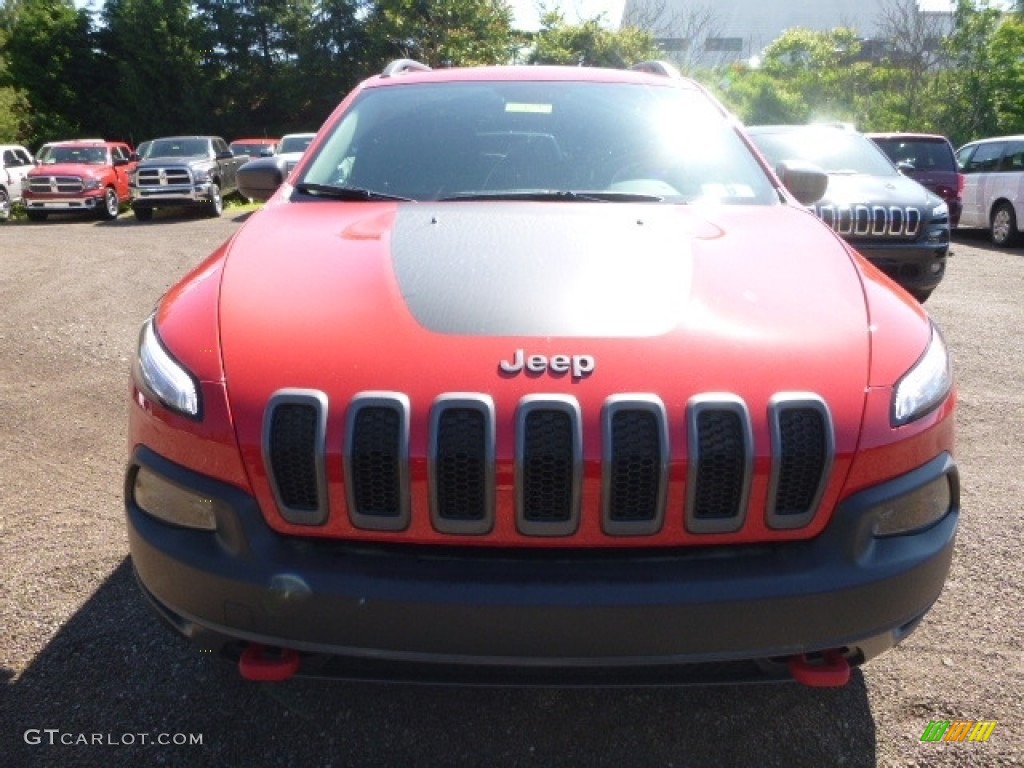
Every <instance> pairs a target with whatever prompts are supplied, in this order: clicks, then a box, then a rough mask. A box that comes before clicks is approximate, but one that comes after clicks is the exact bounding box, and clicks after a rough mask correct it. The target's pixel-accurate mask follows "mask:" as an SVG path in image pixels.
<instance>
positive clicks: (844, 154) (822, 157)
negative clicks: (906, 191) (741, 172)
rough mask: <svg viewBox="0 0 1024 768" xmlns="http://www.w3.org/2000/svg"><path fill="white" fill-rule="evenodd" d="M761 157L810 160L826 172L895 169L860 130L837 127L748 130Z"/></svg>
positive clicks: (876, 172)
mask: <svg viewBox="0 0 1024 768" xmlns="http://www.w3.org/2000/svg"><path fill="white" fill-rule="evenodd" d="M750 138H751V139H753V140H754V143H755V144H757V146H758V148H759V149H760V150H761V152H763V153H764V156H765V157H766V158H768V160H769V161H770V162H771V163H772V165H778V164H779V163H781V162H783V161H786V160H802V161H804V162H808V163H813V164H814V165H816V166H818V167H819V168H821V169H822V170H823V171H825V172H826V173H835V174H843V173H849V174H854V173H863V174H867V175H869V176H898V175H899V172H898V171H897V170H896V168H895V167H894V166H893V164H892V162H891V161H890V160H889V159H888V158H887V157H886V156H885V155H884V154H883V153H882V150H880V149H879V148H878V147H877V146H875V144H874V142H872V141H871V140H870V139H869V138H867V137H866V136H864V135H863V134H860V133H855V132H853V131H846V130H842V129H838V128H815V127H813V126H812V127H809V128H796V129H792V130H773V129H760V130H759V129H756V128H755V129H751V131H750Z"/></svg>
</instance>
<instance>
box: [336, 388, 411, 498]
mask: <svg viewBox="0 0 1024 768" xmlns="http://www.w3.org/2000/svg"><path fill="white" fill-rule="evenodd" d="M401 439H402V419H401V414H400V413H399V412H398V411H397V410H396V409H394V408H388V407H379V406H368V407H364V408H360V409H359V411H358V413H357V414H356V417H355V424H354V425H353V429H352V457H351V467H352V476H351V477H350V478H349V482H350V483H352V487H353V498H354V499H355V504H356V508H357V510H358V514H360V515H373V516H379V517H398V516H399V515H400V514H401V494H400V489H401V471H400V467H399V460H400V457H401V455H402V451H401Z"/></svg>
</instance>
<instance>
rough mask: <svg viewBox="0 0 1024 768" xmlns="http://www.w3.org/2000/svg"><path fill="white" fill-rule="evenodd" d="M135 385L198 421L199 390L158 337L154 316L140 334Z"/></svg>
mask: <svg viewBox="0 0 1024 768" xmlns="http://www.w3.org/2000/svg"><path fill="white" fill-rule="evenodd" d="M132 375H133V377H134V379H135V384H136V385H137V386H138V388H139V389H140V390H142V391H143V392H144V393H145V394H146V395H148V396H149V397H151V398H152V399H154V400H157V401H159V402H161V403H163V404H164V405H165V406H167V407H168V408H170V409H171V410H172V411H177V412H178V413H182V414H184V415H186V416H191V417H193V418H199V388H198V386H197V385H196V381H195V379H194V378H193V377H192V374H190V373H189V372H188V371H187V370H185V368H184V367H182V365H181V363H179V362H178V361H177V360H175V359H174V358H173V357H172V356H171V354H170V352H168V351H167V350H166V349H165V348H164V345H163V343H162V342H161V341H160V337H159V336H157V333H156V327H155V326H154V321H153V316H152V315H151V316H150V317H149V319H148V320H146V322H145V323H144V324H143V326H142V331H141V332H140V333H139V351H138V354H137V355H136V356H135V364H134V365H133V366H132Z"/></svg>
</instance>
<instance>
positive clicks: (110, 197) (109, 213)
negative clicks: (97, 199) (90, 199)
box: [100, 187, 121, 221]
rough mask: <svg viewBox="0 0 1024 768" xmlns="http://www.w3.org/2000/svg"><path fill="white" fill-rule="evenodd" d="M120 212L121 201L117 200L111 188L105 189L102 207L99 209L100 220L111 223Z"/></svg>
mask: <svg viewBox="0 0 1024 768" xmlns="http://www.w3.org/2000/svg"><path fill="white" fill-rule="evenodd" d="M120 212H121V201H120V200H118V199H117V192H116V191H115V190H114V188H113V187H107V189H106V191H105V192H104V193H103V206H102V207H101V208H100V218H102V219H105V220H107V221H113V220H114V219H116V218H117V214H119V213H120Z"/></svg>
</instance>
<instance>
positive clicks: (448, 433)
mask: <svg viewBox="0 0 1024 768" xmlns="http://www.w3.org/2000/svg"><path fill="white" fill-rule="evenodd" d="M485 419H486V417H485V415H484V413H483V412H482V411H480V410H477V409H474V408H447V409H445V410H444V411H443V413H442V414H441V415H440V417H439V419H438V425H437V458H436V469H435V482H436V483H437V506H438V515H439V516H440V517H442V518H445V519H448V520H483V518H484V516H485V514H486V511H487V498H486V494H487V467H486V466H485V461H486V457H487V442H486V441H487V426H486V423H485Z"/></svg>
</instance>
